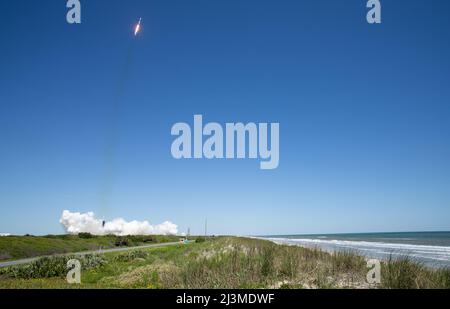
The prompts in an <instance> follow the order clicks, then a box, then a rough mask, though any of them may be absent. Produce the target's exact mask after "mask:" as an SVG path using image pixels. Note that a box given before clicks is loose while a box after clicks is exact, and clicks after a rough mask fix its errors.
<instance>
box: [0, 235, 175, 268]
mask: <svg viewBox="0 0 450 309" xmlns="http://www.w3.org/2000/svg"><path fill="white" fill-rule="evenodd" d="M179 244H180V243H179V242H178V241H177V242H165V243H160V244H153V245H145V246H137V247H123V248H112V249H101V250H96V251H84V252H75V253H67V254H58V255H59V256H67V255H77V256H83V255H87V254H94V253H97V254H99V253H109V252H122V251H130V250H137V249H146V248H159V247H167V246H174V245H179ZM47 256H49V255H47ZM50 256H51V255H50ZM53 256H54V255H53ZM42 257H45V256H37V257H34V258H29V259H21V260H16V261H8V262H0V268H2V267H8V266H14V265H23V264H28V263H30V262H33V261H36V260H38V259H40V258H42Z"/></svg>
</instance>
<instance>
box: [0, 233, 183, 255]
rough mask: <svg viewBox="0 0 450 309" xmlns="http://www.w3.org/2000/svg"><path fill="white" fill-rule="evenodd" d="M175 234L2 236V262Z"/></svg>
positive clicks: (157, 240)
mask: <svg viewBox="0 0 450 309" xmlns="http://www.w3.org/2000/svg"><path fill="white" fill-rule="evenodd" d="M178 239H179V238H178V237H175V236H126V237H117V236H114V235H108V236H92V235H90V234H81V235H57V236H56V235H48V236H42V237H35V236H8V237H0V261H6V260H17V259H23V258H31V257H36V256H43V255H53V254H63V253H71V252H80V251H90V250H97V249H99V248H100V247H102V248H103V249H106V248H114V247H123V246H139V245H142V244H152V243H161V242H168V241H177V240H178Z"/></svg>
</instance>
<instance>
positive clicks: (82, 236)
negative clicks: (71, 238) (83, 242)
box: [78, 233, 94, 239]
mask: <svg viewBox="0 0 450 309" xmlns="http://www.w3.org/2000/svg"><path fill="white" fill-rule="evenodd" d="M78 237H79V238H82V239H90V238H93V237H94V236H93V235H92V234H91V233H80V234H78Z"/></svg>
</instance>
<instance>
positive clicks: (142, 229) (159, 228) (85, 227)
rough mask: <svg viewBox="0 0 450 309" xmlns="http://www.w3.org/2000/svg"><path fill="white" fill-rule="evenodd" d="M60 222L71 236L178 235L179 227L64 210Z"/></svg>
mask: <svg viewBox="0 0 450 309" xmlns="http://www.w3.org/2000/svg"><path fill="white" fill-rule="evenodd" d="M59 222H60V223H61V224H62V225H63V227H64V229H65V230H66V232H67V233H69V234H79V233H91V234H92V235H109V234H114V235H117V236H127V235H177V234H178V226H177V225H176V224H173V223H172V222H169V221H166V222H164V223H162V224H158V225H151V224H150V223H149V222H148V221H130V222H127V221H125V220H124V219H122V218H118V219H114V220H112V221H106V222H105V221H103V220H101V219H97V218H96V217H95V215H94V213H93V212H87V213H79V212H70V211H68V210H64V211H63V213H62V216H61V219H60V220H59Z"/></svg>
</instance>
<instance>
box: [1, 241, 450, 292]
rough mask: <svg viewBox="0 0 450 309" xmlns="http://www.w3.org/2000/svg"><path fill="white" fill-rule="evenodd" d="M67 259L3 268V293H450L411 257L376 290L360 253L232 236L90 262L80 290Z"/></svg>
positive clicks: (444, 275) (441, 273)
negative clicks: (57, 290) (313, 290)
mask: <svg viewBox="0 0 450 309" xmlns="http://www.w3.org/2000/svg"><path fill="white" fill-rule="evenodd" d="M55 259H56V260H55ZM66 259H68V257H67V258H65V259H64V258H61V257H59V258H48V259H46V260H43V261H37V262H35V264H36V265H28V266H25V267H24V266H20V267H11V268H9V269H2V270H0V288H188V289H191V288H239V289H242V288H294V289H297V288H450V271H449V270H431V269H428V268H425V267H423V266H421V265H420V264H417V263H415V262H413V261H411V260H408V259H402V260H397V261H387V262H385V263H384V264H383V265H382V283H381V285H379V286H373V285H369V284H367V283H366V281H365V278H366V274H367V268H366V262H365V260H364V258H362V257H359V256H357V255H354V254H351V253H336V254H329V253H326V252H323V251H319V250H312V249H306V248H301V247H291V246H283V245H275V244H273V243H270V242H267V241H263V240H255V239H244V238H232V237H227V238H217V239H214V240H208V241H206V242H202V243H193V244H189V245H178V246H171V247H164V248H152V249H140V250H135V251H129V252H126V253H107V254H104V255H100V256H97V255H93V256H87V257H85V258H83V260H82V261H81V263H82V265H83V266H82V268H83V271H82V284H81V285H79V286H73V285H68V284H67V283H66V282H65V279H64V278H65V274H66V271H67V270H66V269H65V263H66ZM55 269H58V271H55Z"/></svg>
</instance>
